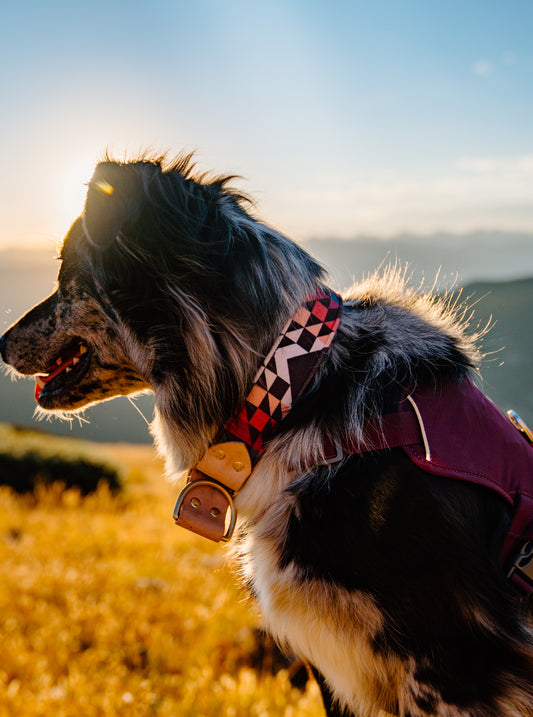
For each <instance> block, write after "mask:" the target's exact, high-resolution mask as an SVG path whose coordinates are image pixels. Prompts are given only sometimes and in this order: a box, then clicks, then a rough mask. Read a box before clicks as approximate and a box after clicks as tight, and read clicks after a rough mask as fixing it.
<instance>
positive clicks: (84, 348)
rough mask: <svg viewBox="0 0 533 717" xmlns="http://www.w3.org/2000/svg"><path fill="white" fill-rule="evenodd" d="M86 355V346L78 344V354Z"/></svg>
mask: <svg viewBox="0 0 533 717" xmlns="http://www.w3.org/2000/svg"><path fill="white" fill-rule="evenodd" d="M84 353H87V346H84V345H83V344H80V354H84Z"/></svg>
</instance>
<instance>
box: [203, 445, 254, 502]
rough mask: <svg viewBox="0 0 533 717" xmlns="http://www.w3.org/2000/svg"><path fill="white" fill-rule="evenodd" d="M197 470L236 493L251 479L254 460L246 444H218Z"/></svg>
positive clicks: (212, 447)
mask: <svg viewBox="0 0 533 717" xmlns="http://www.w3.org/2000/svg"><path fill="white" fill-rule="evenodd" d="M196 469H197V470H199V471H202V473H205V475H207V476H209V477H210V478H214V479H215V480H216V481H217V482H218V483H222V485H223V486H225V487H226V488H229V489H230V490H231V491H233V492H234V493H236V492H237V491H239V490H240V489H241V488H242V487H243V485H244V484H245V482H246V481H247V480H248V478H249V477H250V474H251V472H252V460H251V458H250V454H249V453H248V449H247V448H246V446H245V445H244V443H240V442H239V441H230V442H228V443H216V444H215V445H214V446H210V448H209V450H208V451H207V453H206V454H205V456H204V457H203V458H202V460H201V461H200V462H199V463H198V465H197V466H196Z"/></svg>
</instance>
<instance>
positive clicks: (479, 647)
mask: <svg viewBox="0 0 533 717" xmlns="http://www.w3.org/2000/svg"><path fill="white" fill-rule="evenodd" d="M61 260H62V263H61V268H60V272H59V279H58V286H57V290H56V291H55V292H54V294H52V295H51V296H50V297H49V298H47V299H45V300H44V301H43V302H42V303H41V304H39V305H38V306H36V307H35V308H34V309H32V310H31V311H30V312H29V313H28V314H26V315H25V316H23V317H22V318H21V319H20V320H19V321H18V322H17V323H16V324H15V325H14V326H12V327H11V328H10V329H9V330H8V331H7V332H6V333H5V335H4V336H3V338H2V339H1V343H0V350H1V354H2V358H3V359H4V361H5V362H6V363H7V364H9V365H10V366H11V367H13V368H14V369H15V370H16V372H18V373H19V374H25V375H35V376H36V381H37V388H36V398H37V401H38V405H39V407H40V408H41V409H44V410H46V411H56V412H59V413H70V412H75V411H77V410H79V409H83V408H85V407H86V406H88V405H90V404H92V403H95V402H98V401H102V400H105V399H108V398H111V397H113V396H117V395H123V394H132V393H135V392H139V391H145V390H148V389H149V390H152V391H153V392H154V395H155V413H156V415H155V420H154V423H153V426H152V430H153V434H154V437H155V441H156V444H157V446H158V448H159V450H160V451H161V452H162V453H163V454H164V456H165V457H166V461H167V468H168V472H169V474H171V475H176V474H179V473H182V472H184V471H189V470H190V469H191V468H192V467H193V466H195V465H197V464H198V462H199V461H201V459H202V457H203V456H204V455H205V454H206V452H207V451H208V448H209V446H210V445H211V444H212V442H213V441H214V440H215V438H216V436H217V435H218V434H219V433H220V431H221V429H222V427H223V426H224V425H226V424H227V422H228V420H230V419H231V418H232V417H233V416H235V415H236V414H237V413H238V411H239V409H240V406H241V405H242V403H243V400H244V399H245V397H246V396H247V395H248V393H249V391H250V388H251V387H252V385H253V384H254V376H255V375H256V373H257V370H258V367H259V366H260V365H261V363H262V362H263V360H264V358H265V356H267V355H268V354H269V352H270V350H271V348H272V346H273V345H275V343H276V341H277V339H278V337H279V336H280V335H282V334H283V331H284V327H286V325H287V322H288V321H290V319H291V317H293V316H294V315H295V314H296V313H297V312H298V309H299V307H300V306H301V305H302V304H303V303H304V302H305V301H306V300H307V298H308V297H309V296H313V295H315V294H316V292H317V290H320V288H321V287H322V286H323V284H322V282H323V273H322V270H321V268H320V267H319V266H318V265H317V263H316V262H315V261H314V260H313V259H312V258H311V257H310V256H309V255H308V254H307V253H306V252H305V251H303V250H302V249H301V248H300V247H298V246H297V245H295V244H294V243H293V242H291V241H290V240H289V239H287V238H286V237H285V236H283V235H281V234H279V233H278V232H276V231H274V230H272V229H271V228H269V227H267V226H265V225H264V224H262V223H260V222H259V221H257V220H256V219H255V218H253V216H252V215H251V214H250V213H249V211H247V204H246V200H245V198H244V197H242V196H240V195H238V194H237V193H236V192H235V191H234V190H232V189H231V187H230V186H229V184H228V178H212V177H209V176H197V175H195V173H194V168H193V165H192V163H191V160H190V158H188V157H187V158H184V157H182V158H179V159H177V160H175V161H174V162H172V163H166V162H165V161H164V160H161V159H150V158H141V159H139V160H135V161H131V162H124V163H120V162H115V161H112V160H110V159H106V160H105V161H103V162H102V163H100V164H99V165H98V166H97V168H96V171H95V174H94V176H93V179H92V181H91V183H90V185H89V189H88V194H87V201H86V205H85V208H84V212H83V214H82V216H81V217H80V218H78V219H77V220H76V221H75V222H74V224H73V225H72V227H71V229H70V231H69V232H68V235H67V237H66V238H65V241H64V243H63V247H62V251H61ZM478 358H479V356H478V352H477V349H476V346H475V343H474V342H473V341H472V340H471V338H469V337H468V336H467V335H466V334H465V332H464V327H463V326H462V323H461V321H460V319H458V318H457V316H456V315H455V312H454V311H453V307H452V308H450V307H448V305H447V304H446V302H443V301H440V300H438V299H435V298H432V297H430V296H427V295H421V294H420V293H418V292H416V291H414V290H413V289H410V288H408V287H406V285H405V281H404V280H403V278H402V277H401V276H399V275H398V274H396V273H394V272H388V273H387V272H385V273H384V274H383V275H381V276H378V275H376V276H375V277H373V278H370V279H368V280H366V281H365V282H363V283H362V284H361V285H359V286H356V287H355V288H353V289H352V291H351V293H350V294H349V295H347V296H345V297H344V308H343V312H342V316H341V318H340V323H339V325H338V327H336V333H335V335H334V337H333V339H332V341H331V344H330V346H329V348H328V349H327V351H325V352H324V356H323V357H322V359H321V361H320V362H319V363H318V364H317V366H316V368H315V369H314V372H313V374H312V376H311V377H310V378H309V380H308V381H307V382H306V385H305V388H304V390H302V392H301V394H300V395H299V397H298V398H297V400H295V401H294V404H293V405H292V407H291V409H290V410H289V411H288V412H286V415H284V417H283V420H282V421H281V422H280V423H279V425H278V426H277V430H276V432H275V433H274V434H273V435H272V436H270V437H269V440H268V442H267V443H266V445H265V447H264V451H263V452H262V454H261V456H260V459H259V460H256V461H254V464H253V471H252V472H251V475H250V477H249V478H248V480H247V481H246V482H245V483H244V485H243V487H242V490H240V491H239V492H238V494H237V495H236V496H235V497H234V502H235V506H236V510H237V515H238V517H237V529H236V533H237V536H238V537H236V539H235V543H236V546H237V552H238V554H239V558H240V561H241V566H242V571H243V574H244V576H245V580H246V582H247V583H248V584H249V586H250V587H251V590H252V592H253V594H254V595H255V597H256V598H257V600H258V601H259V604H260V607H261V610H262V613H263V616H264V620H265V623H266V625H267V626H268V628H269V629H270V630H271V632H272V633H273V635H275V636H276V638H277V639H278V640H279V641H280V642H281V643H282V644H287V645H288V646H289V647H290V648H291V650H292V651H293V652H295V653H297V654H299V655H300V656H302V657H303V658H305V659H306V660H307V661H308V662H309V664H310V665H312V666H313V670H314V671H315V674H316V675H317V677H318V679H319V681H320V682H321V686H322V689H323V694H324V701H325V704H326V709H327V712H328V714H329V715H346V716H347V715H355V716H357V717H376V716H377V715H381V714H384V713H385V714H392V715H398V716H402V717H427V716H428V715H438V717H459V716H466V715H469V716H472V717H531V716H532V715H533V637H532V632H531V631H530V626H529V613H528V611H527V605H525V601H524V600H523V599H522V598H521V597H520V595H519V594H518V593H517V592H516V591H515V588H514V587H513V586H512V585H511V584H510V583H509V582H508V580H507V579H506V575H505V572H504V570H503V569H502V565H501V560H500V556H501V552H502V547H503V544H504V540H505V538H506V536H507V533H508V531H509V526H510V524H511V521H512V517H513V516H512V514H513V506H512V505H510V503H509V502H508V501H506V500H505V497H504V496H503V495H501V494H498V493H497V492H495V491H491V490H489V489H487V488H486V487H485V486H483V485H479V484H476V483H471V482H468V481H464V480H456V479H455V478H453V477H446V476H436V475H432V474H431V471H427V470H424V469H423V467H421V462H422V461H423V460H424V458H420V461H419V462H418V464H417V463H416V462H414V461H413V460H412V457H410V456H409V455H408V454H407V453H406V451H405V450H404V448H403V447H401V446H399V445H396V444H393V445H392V446H391V447H388V446H387V444H386V442H385V444H383V445H379V446H377V447H376V449H375V450H371V448H372V446H368V445H366V447H365V449H364V450H363V449H361V450H351V451H348V453H349V455H344V457H340V456H337V458H336V460H334V461H328V460H327V456H326V452H327V451H326V448H325V443H326V442H327V441H325V439H324V436H325V435H329V436H335V437H336V440H337V441H338V442H339V443H340V444H342V445H352V446H353V445H359V446H361V447H364V446H365V432H366V431H367V427H368V426H369V425H373V426H374V427H375V426H376V425H377V426H378V427H379V426H380V425H381V422H382V420H384V419H383V417H384V416H385V417H386V416H388V415H392V414H394V413H396V412H398V410H399V407H400V404H401V403H402V401H404V397H405V395H406V392H412V391H413V390H414V391H424V390H429V389H431V390H437V391H438V390H439V387H440V386H441V385H442V386H449V385H452V386H460V385H464V382H465V381H469V380H470V379H469V378H468V374H469V372H470V371H471V370H472V369H473V368H474V367H475V366H476V365H477V363H478ZM428 387H429V388H428ZM417 412H418V411H417ZM418 418H420V422H419V425H420V431H421V434H422V437H421V438H420V443H422V444H423V445H425V448H426V449H427V450H426V453H428V452H429V450H430V449H431V436H429V437H428V436H427V435H425V433H426V432H425V431H424V423H423V419H422V417H420V416H418ZM426 428H427V427H426ZM517 435H518V434H517ZM524 445H525V443H524ZM528 450H529V449H528ZM426 458H427V456H426ZM508 460H509V461H512V460H513V457H512V456H508ZM234 465H235V464H234ZM428 465H429V464H428ZM238 467H239V468H240V467H241V465H240V464H239V466H238ZM433 472H434V471H433Z"/></svg>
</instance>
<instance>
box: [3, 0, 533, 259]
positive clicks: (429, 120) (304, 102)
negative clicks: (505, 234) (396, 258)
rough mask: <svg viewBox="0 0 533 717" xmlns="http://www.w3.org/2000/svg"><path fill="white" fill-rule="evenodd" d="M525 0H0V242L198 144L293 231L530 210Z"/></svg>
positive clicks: (514, 216) (484, 223)
mask: <svg viewBox="0 0 533 717" xmlns="http://www.w3.org/2000/svg"><path fill="white" fill-rule="evenodd" d="M532 40H533V3H532V2H530V0H507V2H505V3H504V2H502V1H501V0H498V1H496V0H483V1H482V0H460V1H458V0H446V1H444V0H441V1H437V0H434V1H430V0H424V1H422V0H374V1H373V2H372V3H369V2H368V0H365V2H360V1H359V0H354V1H353V2H344V1H339V0H330V1H329V2H328V3H326V2H324V1H323V0H322V1H321V2H315V0H308V1H307V2H304V1H303V0H285V2H281V1H279V0H269V1H268V2H261V1H257V2H254V0H248V1H247V2H241V0H225V1H222V0H197V1H196V2H191V1H190V0H189V1H188V2H182V1H181V0H174V1H173V2H170V1H169V0H161V1H157V0H154V1H152V2H135V1H134V0H130V1H129V2H114V1H113V0H108V2H101V1H100V0H94V1H93V2H92V3H90V4H88V3H80V2H73V1H71V2H55V1H54V0H50V1H49V2H46V3H43V2H32V1H31V0H30V1H28V2H21V3H17V4H15V3H11V4H7V3H4V6H3V8H2V23H1V27H0V61H1V64H2V73H1V74H0V90H1V91H0V123H1V125H0V126H1V128H2V132H1V135H0V137H1V139H0V142H1V148H2V158H3V161H2V163H1V166H0V191H1V193H2V201H1V202H0V246H6V245H11V246H13V245H18V246H35V245H37V246H42V247H46V246H48V245H53V244H54V243H55V241H56V239H57V238H58V237H61V235H62V234H64V232H65V231H66V229H67V228H68V226H69V224H70V222H71V221H72V220H73V219H74V218H75V216H76V214H77V213H79V211H80V210H81V207H82V202H83V195H84V187H83V183H84V182H86V181H87V180H88V179H89V177H90V175H91V173H92V169H93V166H94V163H95V162H96V160H97V159H98V157H99V156H100V155H101V154H102V153H103V152H104V151H105V150H106V149H110V150H111V151H112V152H114V153H115V154H117V155H118V156H121V157H122V156H123V155H124V154H125V153H126V154H135V153H136V152H139V151H141V150H145V149H154V150H157V151H159V150H168V151H169V152H170V153H173V152H177V151H179V150H180V149H182V148H185V149H186V150H193V149H194V150H196V152H197V159H198V163H199V166H200V168H202V169H213V170H215V171H217V172H231V173H236V174H239V175H241V176H243V177H244V181H243V182H241V184H240V187H241V188H242V189H244V190H245V191H247V192H248V193H250V194H251V195H252V197H253V198H254V199H255V200H256V202H257V205H258V212H259V213H260V215H261V216H262V217H264V218H265V219H266V220H267V221H268V222H270V223H272V224H274V225H275V226H277V227H278V228H280V229H282V230H284V231H286V232H287V233H288V234H290V235H291V236H293V237H294V238H296V239H305V238H308V237H323V238H327V237H332V236H335V237H346V238H350V237H354V236H357V235H361V234H366V235H376V236H389V235H392V234H395V233H399V232H403V231H410V232H416V233H422V234H424V233H430V232H433V231H439V230H450V231H457V232H462V231H470V230H474V229H503V230H521V231H529V230H532V229H533V137H532V128H533V42H532Z"/></svg>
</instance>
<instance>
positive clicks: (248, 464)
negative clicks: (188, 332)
mask: <svg viewBox="0 0 533 717" xmlns="http://www.w3.org/2000/svg"><path fill="white" fill-rule="evenodd" d="M341 313H342V299H341V297H340V296H339V295H338V294H336V293H335V292H333V291H331V290H330V289H328V288H320V289H318V290H317V291H316V293H315V294H314V295H313V296H312V297H310V298H309V299H307V300H306V301H305V302H304V303H303V304H302V305H301V306H300V308H299V309H298V311H297V312H296V314H295V315H294V317H293V318H292V319H291V320H290V321H289V322H288V323H287V324H286V326H285V327H284V329H283V331H282V333H281V334H280V336H279V337H278V339H277V340H276V342H275V344H274V346H273V347H272V350H271V351H270V353H269V354H268V355H267V356H266V358H265V359H264V361H263V364H262V365H261V367H260V369H259V371H258V372H257V374H256V376H255V379H254V383H253V386H252V389H251V390H250V392H249V394H248V396H247V397H246V399H245V400H244V402H243V404H242V406H241V408H240V410H239V412H238V413H237V415H236V416H234V417H232V418H231V419H230V420H229V421H228V422H227V423H226V424H225V426H224V428H223V429H222V431H221V433H220V434H219V435H218V436H217V438H216V439H215V442H214V443H213V444H212V445H211V446H210V447H209V449H208V451H207V453H206V455H205V456H204V457H203V458H202V460H201V461H200V462H199V463H198V464H197V465H196V466H195V468H194V469H193V470H192V471H191V474H190V476H189V481H188V483H187V485H186V486H185V488H184V489H183V490H182V491H181V493H180V495H179V496H178V500H177V502H176V506H175V508H174V520H175V522H176V524H177V525H181V526H183V527H185V528H188V529H189V530H192V531H193V532H195V533H198V534H199V535H203V536H204V537H207V538H210V539H211V540H214V541H215V542H218V541H219V540H222V541H228V540H229V539H230V538H231V534H232V532H233V528H234V526H235V519H236V513H235V508H234V504H233V497H234V496H235V494H236V493H237V492H238V491H239V490H240V489H241V488H242V486H243V485H244V483H245V482H246V480H247V479H248V478H249V476H250V474H251V473H252V470H253V468H254V467H255V465H256V464H257V462H258V461H259V459H260V458H261V456H262V455H263V452H264V450H265V446H266V444H267V443H268V441H269V440H270V439H271V438H272V436H273V435H274V434H275V433H276V431H277V429H278V427H279V425H280V423H281V421H282V420H283V418H285V416H286V415H287V413H288V412H289V411H290V410H291V408H292V406H293V405H294V403H295V402H296V401H297V399H298V398H299V397H300V396H301V395H302V394H303V393H304V392H305V389H306V388H307V387H308V385H309V383H310V381H311V380H312V378H313V376H314V375H315V373H316V371H317V369H318V367H319V365H320V363H321V361H322V359H323V357H324V355H325V353H326V351H327V349H328V348H329V346H330V344H331V342H332V340H333V337H334V336H335V333H336V331H337V329H338V326H339V322H340V317H341ZM228 510H229V511H230V518H229V527H228V528H227V529H226V515H227V513H228Z"/></svg>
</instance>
